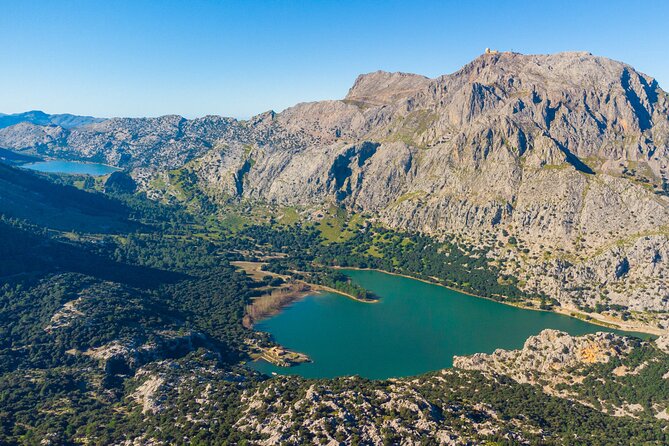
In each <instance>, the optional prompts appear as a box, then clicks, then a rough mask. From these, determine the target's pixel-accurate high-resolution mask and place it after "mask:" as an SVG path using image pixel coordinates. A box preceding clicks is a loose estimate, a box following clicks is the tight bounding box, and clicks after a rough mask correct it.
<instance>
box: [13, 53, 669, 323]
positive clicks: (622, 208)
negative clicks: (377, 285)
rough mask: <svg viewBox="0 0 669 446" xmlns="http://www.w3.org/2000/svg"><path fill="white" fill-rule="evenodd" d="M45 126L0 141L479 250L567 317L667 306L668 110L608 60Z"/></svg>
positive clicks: (161, 184)
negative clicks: (237, 114)
mask: <svg viewBox="0 0 669 446" xmlns="http://www.w3.org/2000/svg"><path fill="white" fill-rule="evenodd" d="M15 127H18V126H15ZM48 132H52V133H53V130H52V129H51V128H47V127H39V126H34V128H24V129H17V128H12V127H10V128H7V129H2V130H0V146H6V147H10V148H13V149H18V150H22V149H30V150H32V151H35V152H38V153H44V154H48V155H54V156H61V157H70V158H78V159H90V160H103V161H105V162H108V163H111V164H115V165H120V166H124V167H130V168H133V169H134V170H133V175H134V176H135V177H136V179H137V180H138V182H139V183H140V186H141V187H142V188H144V189H145V190H148V192H149V194H150V195H151V196H153V197H161V196H162V197H169V196H170V194H171V193H172V192H173V191H171V189H172V187H173V186H176V187H182V186H183V184H177V185H175V184H172V183H173V182H174V181H179V182H184V181H186V182H187V183H188V185H189V186H188V187H189V188H191V189H193V190H196V191H199V192H197V193H203V194H206V195H207V196H209V197H210V198H211V199H213V200H218V201H225V200H230V199H239V198H244V199H250V200H252V201H261V202H264V203H276V204H280V205H298V206H322V205H323V204H324V203H335V204H337V205H338V206H341V207H345V208H347V209H349V210H351V211H355V212H359V211H364V212H368V213H371V214H373V215H375V216H377V217H378V218H380V219H381V221H383V222H384V223H385V224H387V225H389V226H391V227H396V228H401V229H408V230H411V231H418V232H423V233H427V234H431V235H434V236H437V237H438V236H440V235H441V234H444V233H449V234H456V235H458V236H459V237H461V238H463V239H467V240H468V241H469V242H473V243H474V244H477V245H480V246H485V247H487V248H489V249H490V250H491V251H490V254H489V255H490V256H491V261H493V262H495V263H497V264H498V266H499V267H500V268H501V269H502V270H503V271H504V272H505V273H507V274H512V275H514V276H516V277H518V278H519V279H520V280H521V282H520V283H521V286H523V287H524V289H525V290H526V291H528V292H533V291H543V292H545V293H546V294H548V295H550V296H552V297H556V298H557V299H558V300H560V301H561V303H562V304H563V306H564V307H566V308H576V307H578V308H580V309H585V310H588V311H590V310H593V309H594V310H597V311H598V312H603V311H609V312H610V313H612V314H613V313H615V314H617V315H618V316H621V315H623V316H624V317H629V316H630V315H632V316H633V315H634V314H635V313H634V312H635V311H636V312H645V310H658V311H661V312H666V311H667V310H669V306H668V305H669V269H668V268H669V261H668V259H669V238H668V234H669V199H668V198H667V190H668V189H669V186H668V184H669V180H668V179H669V173H668V171H667V164H668V162H669V159H668V157H669V146H668V141H669V99H668V98H667V94H666V93H665V92H664V91H662V90H661V89H660V88H659V86H658V84H657V82H656V81H655V80H654V79H652V78H651V77H649V76H646V75H644V74H642V73H639V72H637V71H635V70H634V69H633V68H632V67H630V66H629V65H626V64H624V63H621V62H616V61H612V60H609V59H606V58H602V57H597V56H593V55H591V54H589V53H560V54H553V55H522V54H516V53H487V54H484V55H481V56H480V57H478V58H476V59H475V60H473V61H472V62H471V63H469V64H467V65H466V66H464V67H463V68H462V69H460V70H459V71H457V72H455V73H453V74H450V75H445V76H441V77H438V78H435V79H427V78H425V77H422V76H418V75H410V74H404V73H384V72H376V73H371V74H368V75H363V76H360V77H359V78H358V79H357V80H356V82H355V84H354V85H353V87H352V88H351V90H350V91H349V93H348V95H347V96H346V98H345V99H343V100H340V101H322V102H314V103H304V104H298V105H296V106H295V107H292V108H289V109H287V110H285V111H283V112H281V113H278V114H275V113H273V112H268V113H264V114H262V115H259V116H256V117H254V118H252V119H250V120H248V121H236V120H233V119H226V118H219V117H205V118H200V119H196V120H185V119H183V118H181V117H177V116H166V117H161V118H155V119H112V120H107V121H105V122H102V123H98V124H92V125H89V126H86V127H82V128H76V129H70V130H64V129H63V130H62V131H60V133H58V132H56V133H58V134H47V133H48ZM174 168H180V170H179V171H178V173H176V174H168V173H167V172H166V171H167V170H168V169H174ZM173 195H174V197H175V198H176V199H179V197H180V194H179V193H176V194H173ZM181 195H183V194H181ZM662 318H664V316H660V319H662ZM654 319H657V318H656V317H653V320H650V321H649V322H651V323H652V324H656V323H660V324H662V325H663V324H664V322H662V321H657V320H654Z"/></svg>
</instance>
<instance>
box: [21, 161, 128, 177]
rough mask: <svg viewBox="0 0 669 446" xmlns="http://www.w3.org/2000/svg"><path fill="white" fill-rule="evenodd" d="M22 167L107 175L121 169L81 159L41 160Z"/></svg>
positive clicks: (47, 170)
mask: <svg viewBox="0 0 669 446" xmlns="http://www.w3.org/2000/svg"><path fill="white" fill-rule="evenodd" d="M21 167H25V168H26V169H31V170H37V171H38V172H47V173H71V174H87V175H107V174H108V173H112V172H115V171H117V170H119V169H117V168H115V167H111V166H106V165H104V164H96V163H83V162H80V161H61V160H50V161H39V162H36V163H29V164H24V165H22V166H21Z"/></svg>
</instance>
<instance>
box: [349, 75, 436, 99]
mask: <svg viewBox="0 0 669 446" xmlns="http://www.w3.org/2000/svg"><path fill="white" fill-rule="evenodd" d="M429 83H430V79H429V78H427V77H425V76H421V75H418V74H409V73H399V72H397V73H389V72H387V71H375V72H373V73H368V74H361V75H360V76H358V78H357V79H356V80H355V83H354V84H353V86H352V87H351V89H350V90H349V91H348V94H347V95H346V98H345V100H347V101H353V102H362V103H366V104H373V105H384V104H391V103H393V102H395V101H397V100H398V99H401V98H406V97H408V96H411V95H412V94H414V93H416V92H418V91H420V90H421V89H423V88H425V87H427V86H428V85H429Z"/></svg>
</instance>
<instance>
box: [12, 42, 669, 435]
mask: <svg viewBox="0 0 669 446" xmlns="http://www.w3.org/2000/svg"><path fill="white" fill-rule="evenodd" d="M0 118H2V119H0V148H2V152H0V155H1V156H0V158H1V159H2V160H3V161H4V162H3V163H2V164H0V259H1V260H0V443H2V444H5V443H6V444H65V445H74V444H82V443H83V444H99V445H105V444H123V445H144V444H146V445H156V444H186V443H188V444H258V445H271V444H277V443H280V444H295V445H298V444H313V443H320V444H330V445H335V444H364V445H367V444H383V443H385V444H457V445H460V444H462V445H468V444H486V443H488V444H584V445H585V444H602V445H604V444H658V445H660V444H666V443H667V442H669V437H668V434H667V424H666V420H667V411H669V379H668V378H667V377H668V376H669V351H668V349H667V345H668V342H667V336H668V334H667V330H668V329H669V232H667V228H668V227H669V201H668V200H669V198H668V197H669V195H668V193H667V190H668V188H667V181H669V173H668V171H667V163H669V152H668V150H669V147H668V146H667V141H669V97H668V96H667V93H666V92H664V91H663V90H661V89H660V87H659V85H658V84H657V82H656V81H655V80H654V79H653V78H651V77H650V76H647V75H645V74H643V73H640V72H638V71H636V70H635V69H634V68H632V67H631V66H629V65H627V64H624V63H622V62H617V61H613V60H610V59H606V58H603V57H598V56H593V55H591V54H589V53H558V54H552V55H523V54H518V53H510V52H501V53H500V52H486V53H485V54H482V55H481V56H479V57H477V58H476V59H474V60H473V61H471V62H470V63H468V64H466V65H465V66H464V67H462V68H461V69H459V70H457V71H456V72H454V73H452V74H447V75H443V76H439V77H436V78H432V79H430V78H427V77H424V76H420V75H414V74H407V73H386V72H381V71H379V72H374V73H369V74H366V75H361V76H360V77H358V79H357V80H356V81H355V83H354V84H353V86H352V87H351V89H350V90H349V92H348V94H347V95H346V97H345V98H343V99H341V100H329V101H320V102H310V103H301V104H298V105H295V106H294V107H290V108H288V109H286V110H284V111H282V112H280V113H275V112H273V111H269V112H266V113H262V114H260V115H257V116H254V117H252V118H250V119H247V120H238V119H234V118H226V117H220V116H206V117H202V118H195V119H186V118H183V117H181V116H176V115H168V116H161V117H157V118H109V119H98V118H92V117H88V116H74V115H48V114H46V113H41V112H27V113H22V114H14V115H1V116H0ZM40 159H41V160H43V159H47V161H46V163H47V164H46V166H45V165H44V164H39V163H40V161H39V160H40ZM25 163H37V164H36V165H33V167H37V169H35V170H30V169H29V168H18V167H16V166H14V165H15V164H24V165H25V167H30V166H29V165H27V164H25ZM40 166H41V167H40ZM530 310H532V311H530ZM568 316H569V317H568ZM595 324H599V325H595ZM258 359H264V360H266V361H267V362H263V361H257V360H258ZM271 363H273V364H271ZM274 374H277V375H279V376H274Z"/></svg>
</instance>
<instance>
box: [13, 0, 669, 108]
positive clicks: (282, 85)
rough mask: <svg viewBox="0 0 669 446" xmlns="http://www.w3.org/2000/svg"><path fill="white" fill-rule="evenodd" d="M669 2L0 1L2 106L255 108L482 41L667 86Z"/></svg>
mask: <svg viewBox="0 0 669 446" xmlns="http://www.w3.org/2000/svg"><path fill="white" fill-rule="evenodd" d="M667 17H669V2H668V1H664V0H658V1H644V2H636V1H617V0H609V1H587V0H581V1H553V2H543V1H502V0H500V1H488V2H484V1H464V0H459V1H446V0H443V1H420V0H413V1H392V0H389V1H365V0H357V1H347V0H340V1H328V2H325V1H315V0H314V1H252V0H247V1H201V0H188V1H185V0H184V1H148V0H134V1H123V0H114V1H94V0H88V1H83V0H82V1H30V0H11V1H10V0H0V40H1V41H2V44H1V45H0V61H2V62H1V63H0V82H1V84H2V86H3V89H2V91H3V93H2V94H1V95H0V112H4V113H14V112H20V111H25V110H30V109H42V110H44V111H47V112H49V113H64V112H69V113H77V114H87V115H95V116H103V117H109V116H158V115H162V114H169V113H176V114H181V115H184V116H187V117H196V116H203V115H206V114H220V115H225V116H235V117H242V118H245V117H249V116H252V115H254V114H257V113H261V112H263V111H265V110H269V109H273V110H276V111H279V110H282V109H284V108H286V107H289V106H291V105H293V104H295V103H297V102H303V101H313V100H321V99H337V98H341V97H343V96H344V95H345V94H346V91H347V90H348V88H349V87H350V86H351V84H352V83H353V81H354V80H355V78H356V76H357V75H358V74H360V73H365V72H370V71H375V70H379V69H382V70H388V71H405V72H413V73H420V74H424V75H427V76H430V77H434V76H438V75H441V74H446V73H451V72H453V71H455V70H457V69H458V68H460V67H461V66H462V65H463V64H465V63H467V62H468V61H470V60H471V59H473V58H475V57H477V56H478V55H479V54H481V53H482V52H483V51H484V49H485V48H486V47H491V48H496V49H499V50H504V51H511V50H513V51H518V52H522V53H552V52H558V51H569V50H586V51H590V52H592V53H594V54H597V55H602V56H607V57H611V58H614V59H618V60H622V61H625V62H628V63H630V64H631V65H633V66H634V67H636V68H637V69H638V70H640V71H643V72H645V73H647V74H649V75H651V76H654V77H655V78H657V80H658V82H659V83H660V85H661V86H663V87H664V88H665V89H667V88H669V33H668V32H667V26H668V25H667Z"/></svg>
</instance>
